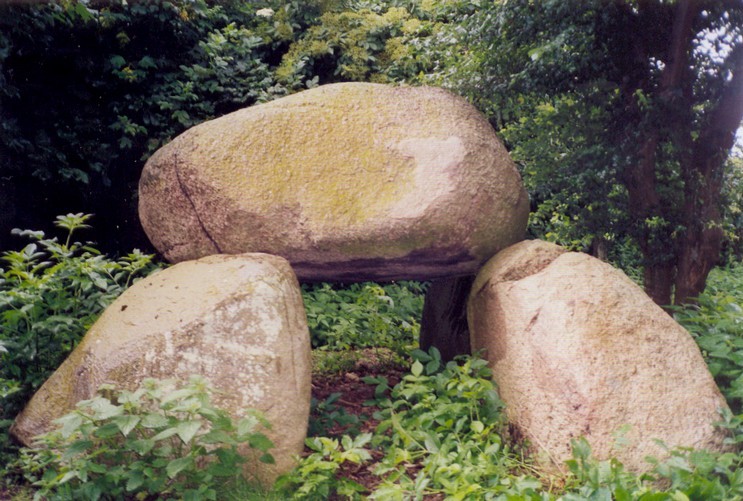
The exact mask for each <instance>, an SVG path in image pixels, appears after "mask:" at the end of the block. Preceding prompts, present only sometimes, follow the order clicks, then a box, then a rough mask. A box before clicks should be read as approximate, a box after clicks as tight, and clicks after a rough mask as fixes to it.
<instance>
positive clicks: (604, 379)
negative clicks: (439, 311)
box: [468, 241, 727, 471]
mask: <svg viewBox="0 0 743 501" xmlns="http://www.w3.org/2000/svg"><path fill="white" fill-rule="evenodd" d="M468 318H469V323H470V333H471V342H472V349H473V351H477V350H484V354H485V357H486V358H487V359H488V360H489V362H490V366H491V368H492V369H493V379H494V380H495V382H496V383H497V385H498V388H499V391H500V394H501V397H502V398H503V400H504V401H505V402H506V406H507V412H508V416H509V418H510V420H511V422H512V423H513V424H514V425H515V426H516V428H517V429H518V430H519V431H520V433H521V434H522V435H523V437H524V438H526V440H527V442H528V443H529V444H530V447H531V449H532V451H533V452H534V453H535V455H536V457H537V458H538V460H539V461H540V462H541V463H542V465H544V466H545V467H547V468H551V469H558V470H559V469H560V468H561V467H563V466H564V465H563V461H564V460H566V459H569V458H570V456H571V444H570V442H571V439H574V438H578V437H579V436H584V437H586V438H587V439H588V441H589V442H590V444H591V446H592V448H593V451H594V453H595V455H596V457H598V458H601V459H606V458H608V457H610V456H614V457H617V458H618V459H619V460H621V461H622V462H623V463H624V465H625V466H626V467H628V468H629V469H631V470H635V471H647V470H649V469H650V465H649V464H648V463H647V462H646V461H645V457H646V456H656V457H659V458H660V457H664V456H665V454H666V451H665V449H664V448H662V447H661V446H659V445H658V444H657V443H656V442H655V441H654V439H660V440H662V441H663V442H665V444H667V445H668V446H669V447H675V446H690V447H695V448H708V449H717V450H720V449H723V447H724V446H723V439H724V437H725V435H724V433H723V432H722V431H720V430H719V429H716V428H714V427H713V423H715V422H718V421H720V414H719V411H720V409H722V408H726V407H727V405H726V403H725V400H724V399H723V397H722V395H721V394H720V392H719V390H718V388H717V386H716V385H715V382H714V380H713V379H712V376H711V375H710V373H709V371H708V370H707V366H706V364H705V362H704V360H703V359H702V356H701V354H700V352H699V348H698V347H697V345H696V344H695V342H694V340H693V339H692V338H691V336H690V335H689V333H688V332H687V331H686V330H684V329H683V328H682V327H681V326H680V325H679V324H677V323H676V322H675V321H674V320H673V319H672V318H671V317H670V316H668V314H666V313H665V312H664V311H663V310H662V309H661V308H660V307H658V306H657V305H656V304H655V303H654V302H653V301H652V300H651V299H650V298H649V297H648V296H647V295H646V294H645V293H644V292H643V291H642V289H641V288H640V287H638V286H637V285H636V284H634V283H633V282H632V281H631V280H630V279H629V278H627V276H626V275H624V273H622V272H621V271H619V270H617V269H615V268H613V267H612V266H611V265H609V264H606V263H604V262H602V261H600V260H598V259H595V258H593V257H591V256H589V255H586V254H582V253H575V252H566V251H565V250H564V249H562V248H560V247H558V246H556V245H554V244H549V243H546V242H541V241H525V242H521V243H518V244H516V245H514V246H512V247H509V248H508V249H506V250H504V251H502V252H500V253H499V254H497V255H496V256H495V257H494V258H493V259H491V260H490V261H489V262H488V263H487V264H486V265H485V267H484V268H483V269H482V270H481V271H480V273H479V274H478V275H477V278H476V280H475V283H474V285H473V287H472V293H471V296H470V300H469V305H468ZM624 425H629V427H630V428H629V431H628V432H627V433H626V436H625V437H624V438H626V439H628V440H629V445H627V446H625V447H623V448H615V444H616V438H617V435H616V434H617V433H618V432H620V431H621V430H622V428H623V427H624Z"/></svg>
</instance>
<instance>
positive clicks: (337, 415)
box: [307, 392, 359, 437]
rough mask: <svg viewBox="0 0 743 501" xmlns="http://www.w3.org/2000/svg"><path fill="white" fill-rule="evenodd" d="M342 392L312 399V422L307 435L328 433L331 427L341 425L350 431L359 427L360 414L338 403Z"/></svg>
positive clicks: (313, 435)
mask: <svg viewBox="0 0 743 501" xmlns="http://www.w3.org/2000/svg"><path fill="white" fill-rule="evenodd" d="M342 396H343V394H342V393H338V392H336V393H331V394H330V395H328V397H327V398H325V399H324V400H319V399H317V398H314V397H313V398H312V399H311V401H310V423H309V427H308V429H307V435H309V436H310V437H317V436H323V435H328V434H329V433H330V430H331V428H333V427H334V426H341V427H343V428H346V430H347V431H348V432H353V431H355V430H357V429H358V424H359V416H357V415H355V414H349V413H348V412H346V410H345V409H344V408H343V407H342V406H340V405H338V404H336V402H337V401H338V399H340V398H341V397H342Z"/></svg>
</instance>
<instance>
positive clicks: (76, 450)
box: [62, 440, 93, 460]
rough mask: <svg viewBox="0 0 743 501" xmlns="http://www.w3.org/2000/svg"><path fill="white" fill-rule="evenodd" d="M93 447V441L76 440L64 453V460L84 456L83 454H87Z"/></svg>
mask: <svg viewBox="0 0 743 501" xmlns="http://www.w3.org/2000/svg"><path fill="white" fill-rule="evenodd" d="M91 447H93V441H92V440H76V441H74V442H72V443H71V444H70V445H69V446H68V447H67V448H66V449H65V451H64V454H62V459H64V460H69V459H72V458H73V457H75V456H77V455H78V454H82V453H83V452H86V451H87V450H88V449H90V448H91Z"/></svg>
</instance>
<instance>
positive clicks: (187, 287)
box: [11, 254, 311, 482]
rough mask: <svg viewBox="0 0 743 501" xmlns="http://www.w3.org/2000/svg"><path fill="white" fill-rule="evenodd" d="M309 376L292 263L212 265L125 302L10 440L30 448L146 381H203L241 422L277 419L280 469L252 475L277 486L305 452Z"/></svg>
mask: <svg viewBox="0 0 743 501" xmlns="http://www.w3.org/2000/svg"><path fill="white" fill-rule="evenodd" d="M310 372H311V363H310V341H309V331H308V329H307V320H306V316H305V313H304V305H303V303H302V297H301V293H300V290H299V284H298V282H297V279H296V276H295V275H294V273H293V272H292V270H291V267H290V266H289V263H288V262H287V261H286V260H284V259H282V258H280V257H277V256H268V255H265V254H245V255H235V256H209V257H205V258H203V259H200V260H197V261H187V262H183V263H179V264H177V265H176V266H173V267H171V268H167V269H165V270H162V271H159V272H157V273H155V274H153V275H151V276H149V277H147V278H145V279H142V280H140V281H139V282H137V283H136V284H134V285H133V286H132V287H131V288H130V289H128V290H127V291H126V292H124V294H122V295H121V296H120V297H119V298H118V299H117V300H116V301H115V302H114V303H113V304H112V305H111V306H109V307H108V308H107V309H106V311H105V312H104V313H103V315H102V316H101V317H100V318H99V319H98V321H97V322H96V323H95V324H94V325H93V327H91V329H90V330H89V331H88V333H87V334H86V335H85V337H84V338H83V340H82V341H81V342H80V344H79V345H78V346H77V348H76V349H75V350H74V351H73V353H72V354H71V355H70V356H69V357H68V358H67V360H65V362H64V363H63V364H62V365H61V366H60V367H59V369H57V371H56V372H55V373H54V374H53V375H52V376H51V377H50V378H49V379H48V380H47V381H46V383H44V385H43V386H42V387H41V388H40V389H39V391H38V392H37V393H36V394H35V395H34V397H33V398H32V399H31V401H30V402H29V404H28V405H27V406H26V408H25V409H24V410H23V412H22V413H21V414H20V415H19V416H18V417H17V418H16V421H15V423H14V425H13V428H12V430H11V432H12V434H13V435H15V437H16V438H18V439H19V440H20V441H21V442H22V443H23V444H25V445H31V443H32V441H33V437H34V436H36V435H38V434H40V433H45V432H47V431H50V430H51V429H52V428H53V427H54V425H53V423H52V422H53V420H55V419H57V418H59V417H61V416H62V415H64V414H66V413H67V412H69V411H71V410H72V409H74V407H75V404H76V403H77V402H79V401H80V400H86V399H89V398H92V397H93V396H95V394H96V391H97V390H98V388H99V387H100V386H101V385H102V384H113V385H115V386H116V387H117V388H120V389H126V390H130V391H132V390H134V389H135V388H137V387H139V386H140V384H141V383H142V381H143V380H144V379H146V378H156V379H169V378H176V379H179V380H187V379H188V378H189V376H191V375H194V374H198V375H201V376H204V377H206V378H207V379H208V380H209V381H211V383H212V385H213V386H214V387H215V388H216V389H217V390H218V394H217V395H216V397H215V399H214V404H215V405H216V406H218V407H221V408H224V409H225V410H227V411H228V412H229V413H230V414H231V415H232V416H233V418H235V419H239V418H240V417H243V416H244V413H245V411H246V410H247V409H250V408H252V409H258V410H260V411H262V412H263V413H264V414H265V416H266V417H267V418H268V420H269V422H270V423H271V424H272V427H273V428H272V429H271V430H269V431H267V432H266V434H267V435H268V436H269V437H270V438H271V439H272V440H273V442H274V443H275V445H276V447H275V448H274V449H272V450H271V451H270V452H271V453H272V454H273V456H274V458H275V459H276V464H275V465H265V464H264V463H260V462H258V461H257V458H256V460H254V461H251V462H249V463H248V466H247V468H249V470H250V471H249V473H251V474H254V475H257V476H258V478H261V479H264V480H266V481H269V482H270V481H271V480H272V479H273V478H274V477H275V476H276V475H277V474H278V473H282V472H285V471H288V470H289V469H290V468H291V467H292V466H293V465H294V459H293V456H295V455H298V454H300V453H301V452H302V450H303V447H304V439H305V435H306V431H307V420H308V417H309V410H310ZM246 452H247V451H246ZM248 457H252V456H250V455H248Z"/></svg>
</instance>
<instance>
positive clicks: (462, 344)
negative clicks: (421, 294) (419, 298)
mask: <svg viewBox="0 0 743 501" xmlns="http://www.w3.org/2000/svg"><path fill="white" fill-rule="evenodd" d="M474 281H475V277H474V275H473V276H468V277H454V278H444V279H441V280H436V281H435V282H433V283H432V284H431V287H430V288H429V289H428V292H426V299H425V302H424V304H423V316H422V318H421V333H420V347H421V349H422V350H428V349H429V348H430V347H432V346H434V347H436V348H437V349H438V350H439V352H440V353H441V359H442V360H444V361H447V362H448V361H449V360H452V359H453V358H454V357H455V356H457V355H468V354H469V353H470V331H469V327H468V326H467V298H468V297H469V294H470V289H471V288H472V283H473V282H474Z"/></svg>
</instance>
